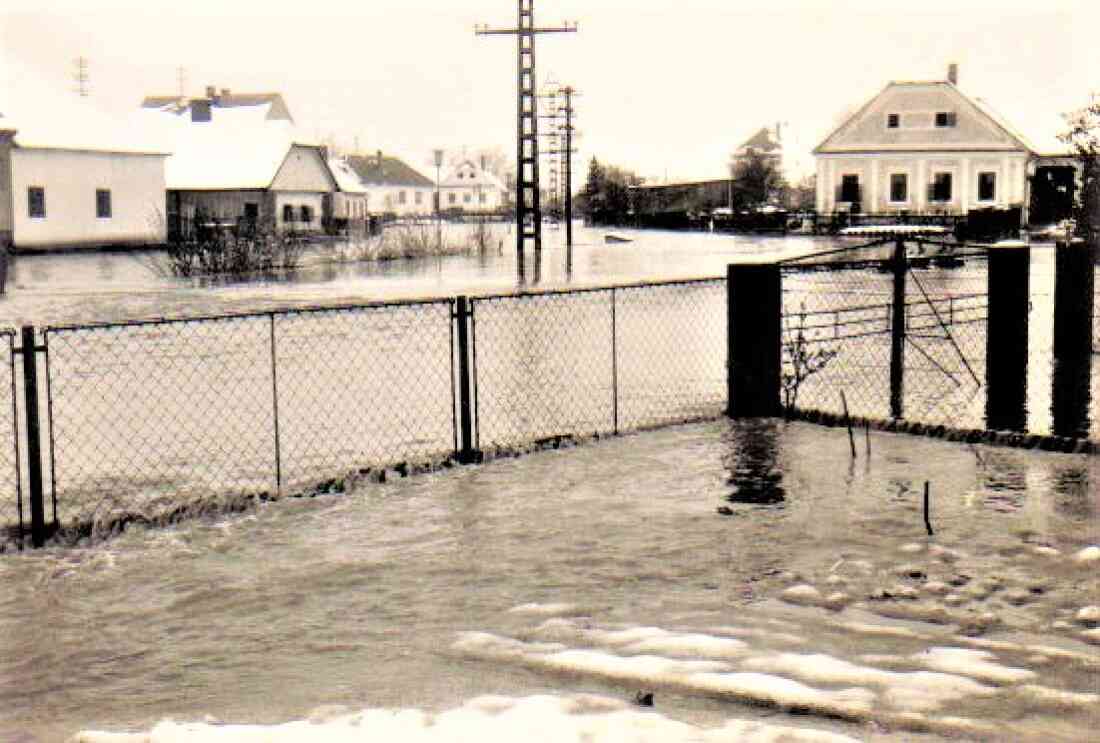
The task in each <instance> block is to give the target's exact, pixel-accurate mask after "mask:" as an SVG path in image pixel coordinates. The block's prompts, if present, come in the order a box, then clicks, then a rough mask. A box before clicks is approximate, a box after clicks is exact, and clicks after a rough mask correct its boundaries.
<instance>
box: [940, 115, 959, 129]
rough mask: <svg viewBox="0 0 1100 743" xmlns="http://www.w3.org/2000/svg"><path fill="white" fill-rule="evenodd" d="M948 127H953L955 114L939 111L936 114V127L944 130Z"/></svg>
mask: <svg viewBox="0 0 1100 743" xmlns="http://www.w3.org/2000/svg"><path fill="white" fill-rule="evenodd" d="M949 126H955V112H954V111H939V112H937V113H936V127H938V128H941V129H942V128H944V127H949Z"/></svg>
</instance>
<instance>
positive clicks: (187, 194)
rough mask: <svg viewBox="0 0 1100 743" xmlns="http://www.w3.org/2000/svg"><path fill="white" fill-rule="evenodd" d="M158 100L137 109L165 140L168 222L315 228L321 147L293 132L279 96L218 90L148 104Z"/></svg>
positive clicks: (325, 182) (326, 187)
mask: <svg viewBox="0 0 1100 743" xmlns="http://www.w3.org/2000/svg"><path fill="white" fill-rule="evenodd" d="M212 91H213V89H212V88H208V89H207V92H208V94H209V93H211V92H212ZM161 100H162V99H160V98H147V99H146V100H145V102H144V103H143V105H142V112H143V114H144V116H145V118H146V121H147V122H148V123H149V125H150V126H153V127H155V128H157V129H158V130H159V131H160V132H161V133H162V134H163V136H164V137H166V138H167V139H168V140H169V141H170V142H171V149H172V155H171V156H170V157H169V158H168V160H167V163H166V166H165V182H166V186H167V189H168V198H167V212H168V219H169V222H170V224H172V225H173V226H175V225H177V224H178V225H180V226H181V228H184V229H185V226H186V225H187V224H189V223H191V221H192V220H194V219H196V218H197V217H201V218H202V219H206V220H211V221H216V222H219V223H240V222H243V223H247V224H250V225H263V226H271V227H273V228H274V229H275V230H277V231H285V230H290V229H292V230H295V231H307V232H316V231H320V230H321V229H322V226H323V219H324V217H325V216H326V215H327V212H326V209H328V208H329V207H330V206H331V203H330V201H331V197H332V194H334V193H335V192H336V190H337V184H336V179H335V177H334V175H333V173H332V172H331V171H330V169H329V167H328V163H327V157H326V154H325V152H324V150H323V148H322V147H320V146H319V145H317V144H314V143H311V142H309V141H308V140H307V139H306V138H304V137H302V136H301V135H300V133H298V132H297V131H296V129H295V127H294V124H293V120H292V119H291V118H290V115H289V111H287V110H286V105H285V103H283V102H282V98H281V97H280V96H278V95H277V94H255V95H252V94H244V95H233V96H231V95H230V94H229V92H228V91H225V90H223V91H222V92H221V93H216V94H214V95H208V96H207V97H204V98H190V99H182V100H180V99H173V100H171V101H170V102H168V103H164V104H163V105H159V106H156V105H150V104H151V102H152V103H159V102H160V101H161ZM273 110H274V111H275V114H274V115H273V113H272V111H273Z"/></svg>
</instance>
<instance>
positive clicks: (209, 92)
mask: <svg viewBox="0 0 1100 743" xmlns="http://www.w3.org/2000/svg"><path fill="white" fill-rule="evenodd" d="M217 94H218V89H217V88H216V87H214V86H213V85H207V86H206V97H207V98H209V99H210V100H214V96H215V95H217Z"/></svg>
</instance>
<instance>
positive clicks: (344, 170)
mask: <svg viewBox="0 0 1100 743" xmlns="http://www.w3.org/2000/svg"><path fill="white" fill-rule="evenodd" d="M328 169H329V170H330V171H332V177H333V178H334V179H335V180H336V187H337V188H338V189H339V190H341V191H343V192H344V193H366V192H367V188H366V186H364V185H363V182H362V181H361V180H359V176H358V175H356V173H355V170H354V169H353V168H352V167H351V165H349V164H348V161H347V160H344V159H343V158H339V157H330V158H329V159H328Z"/></svg>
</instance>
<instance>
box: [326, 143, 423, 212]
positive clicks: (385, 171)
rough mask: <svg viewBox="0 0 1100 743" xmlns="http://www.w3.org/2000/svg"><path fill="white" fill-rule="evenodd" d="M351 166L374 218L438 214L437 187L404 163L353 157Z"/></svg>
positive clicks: (389, 158) (379, 157)
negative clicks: (435, 204) (361, 185)
mask: <svg viewBox="0 0 1100 743" xmlns="http://www.w3.org/2000/svg"><path fill="white" fill-rule="evenodd" d="M346 161H347V164H348V166H349V167H351V169H352V170H354V171H355V174H356V175H358V176H359V180H360V182H361V183H362V184H363V186H364V187H365V188H366V190H367V201H368V203H369V205H370V211H371V214H376V215H382V214H391V215H395V216H398V217H412V216H429V215H431V214H433V213H434V212H435V209H434V206H433V204H434V203H435V183H433V182H432V181H431V179H429V178H427V177H426V176H424V175H422V174H420V173H419V172H417V171H416V170H415V169H413V168H412V167H410V166H409V165H408V164H406V163H405V162H404V161H402V160H400V159H399V158H396V157H392V156H388V155H387V156H383V154H382V151H381V150H379V151H378V152H377V153H375V154H374V155H349V156H348V157H347V158H346Z"/></svg>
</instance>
